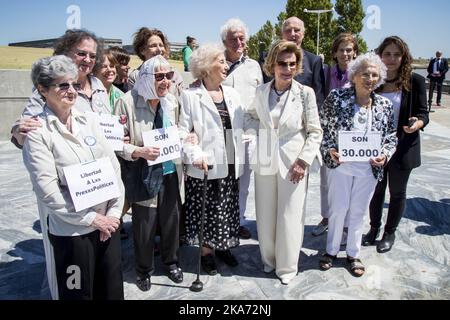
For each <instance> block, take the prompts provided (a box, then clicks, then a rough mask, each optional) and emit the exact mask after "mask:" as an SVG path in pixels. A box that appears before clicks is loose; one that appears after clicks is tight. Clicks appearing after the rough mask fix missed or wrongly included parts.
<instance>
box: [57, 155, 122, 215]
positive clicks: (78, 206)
mask: <svg viewBox="0 0 450 320" xmlns="http://www.w3.org/2000/svg"><path fill="white" fill-rule="evenodd" d="M63 170H64V175H65V177H66V181H67V185H68V187H69V191H70V196H71V197H72V201H73V204H74V206H75V211H76V212H79V211H81V210H84V209H87V208H90V207H93V206H95V205H98V204H100V203H102V202H105V201H108V200H111V199H113V198H118V197H120V190H119V185H118V183H117V176H116V173H115V171H114V168H113V166H112V163H111V160H110V159H109V158H101V159H98V160H95V161H92V162H88V163H83V164H75V165H72V166H68V167H64V168H63Z"/></svg>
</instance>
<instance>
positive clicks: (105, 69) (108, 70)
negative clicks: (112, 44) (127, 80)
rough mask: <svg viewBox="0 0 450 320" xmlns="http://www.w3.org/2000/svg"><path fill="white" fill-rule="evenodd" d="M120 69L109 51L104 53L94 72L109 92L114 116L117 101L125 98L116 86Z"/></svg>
mask: <svg viewBox="0 0 450 320" xmlns="http://www.w3.org/2000/svg"><path fill="white" fill-rule="evenodd" d="M118 68H119V63H118V62H117V60H116V58H115V57H114V55H113V54H112V53H111V51H110V50H108V49H107V50H105V51H104V52H103V54H102V57H101V58H100V61H99V63H98V64H96V65H95V67H94V70H93V72H94V75H95V76H96V77H97V79H99V80H100V81H101V82H102V84H103V85H104V86H105V88H106V90H107V92H108V96H109V106H110V108H111V111H110V112H111V114H114V105H115V103H116V101H117V100H119V98H120V97H122V96H123V92H122V91H121V90H119V89H118V88H117V87H116V86H115V85H114V81H115V80H116V78H117V69H118Z"/></svg>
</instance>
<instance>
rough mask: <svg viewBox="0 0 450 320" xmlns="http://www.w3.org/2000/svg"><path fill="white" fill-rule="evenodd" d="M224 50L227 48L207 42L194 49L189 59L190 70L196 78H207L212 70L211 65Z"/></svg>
mask: <svg viewBox="0 0 450 320" xmlns="http://www.w3.org/2000/svg"><path fill="white" fill-rule="evenodd" d="M224 52H225V48H224V47H223V46H222V45H220V44H217V43H207V44H204V45H202V46H200V47H199V48H198V49H197V50H194V52H193V53H192V55H191V60H190V61H189V70H190V71H191V73H192V75H193V76H194V78H195V79H200V80H201V79H204V78H206V77H207V76H208V74H209V72H210V70H211V65H212V64H213V63H214V61H215V60H216V59H217V57H218V56H219V55H220V54H224Z"/></svg>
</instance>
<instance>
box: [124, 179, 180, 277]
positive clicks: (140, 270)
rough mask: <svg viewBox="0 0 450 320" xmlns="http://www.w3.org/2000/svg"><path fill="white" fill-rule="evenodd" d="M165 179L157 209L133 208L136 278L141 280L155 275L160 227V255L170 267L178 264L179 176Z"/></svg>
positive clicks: (138, 206)
mask: <svg viewBox="0 0 450 320" xmlns="http://www.w3.org/2000/svg"><path fill="white" fill-rule="evenodd" d="M163 179H164V180H163V183H162V186H161V190H160V191H159V193H158V207H157V208H149V207H143V206H140V205H138V204H136V203H133V204H132V209H133V215H132V225H133V240H134V257H135V262H136V263H135V264H136V274H137V275H138V277H141V278H142V277H144V276H146V275H147V274H149V275H152V274H153V271H154V269H155V267H154V259H153V250H154V247H155V235H156V226H157V224H158V223H159V226H160V228H161V229H160V230H161V244H160V252H161V259H162V262H163V263H164V264H166V265H168V266H169V265H171V264H178V248H179V236H180V235H179V232H180V231H179V221H180V211H181V199H180V192H179V188H178V176H177V173H176V172H175V173H171V174H168V175H166V176H164V178H163Z"/></svg>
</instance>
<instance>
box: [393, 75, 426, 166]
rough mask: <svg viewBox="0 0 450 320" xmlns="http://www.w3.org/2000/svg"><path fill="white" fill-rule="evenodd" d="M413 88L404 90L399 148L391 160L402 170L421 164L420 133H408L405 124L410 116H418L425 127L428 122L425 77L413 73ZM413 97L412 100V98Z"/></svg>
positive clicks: (400, 116)
mask: <svg viewBox="0 0 450 320" xmlns="http://www.w3.org/2000/svg"><path fill="white" fill-rule="evenodd" d="M411 83H412V89H411V91H410V92H407V91H406V90H403V91H402V102H401V106H400V115H399V120H398V126H397V137H398V145H397V150H396V152H395V153H394V155H393V156H392V159H391V160H390V161H391V163H392V164H394V163H395V165H396V166H397V167H398V168H399V169H401V170H410V169H414V168H417V167H419V166H420V164H421V159H420V133H419V131H420V130H418V131H416V132H414V133H411V134H409V133H406V132H405V131H404V130H403V126H407V125H408V119H409V118H410V117H417V118H418V119H419V120H422V121H423V124H424V127H425V126H426V125H427V124H428V122H429V118H428V108H427V94H426V88H425V78H424V77H422V76H421V75H418V74H416V73H413V74H412V82H411ZM411 99H412V100H411Z"/></svg>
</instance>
